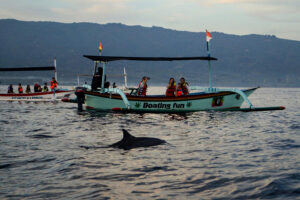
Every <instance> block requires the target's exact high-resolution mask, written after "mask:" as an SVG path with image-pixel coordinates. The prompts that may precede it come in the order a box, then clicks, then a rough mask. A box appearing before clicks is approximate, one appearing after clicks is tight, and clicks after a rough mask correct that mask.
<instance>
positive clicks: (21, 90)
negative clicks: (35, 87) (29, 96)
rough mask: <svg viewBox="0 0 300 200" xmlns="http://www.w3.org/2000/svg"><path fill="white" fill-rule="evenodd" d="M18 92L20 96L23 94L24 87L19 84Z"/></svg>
mask: <svg viewBox="0 0 300 200" xmlns="http://www.w3.org/2000/svg"><path fill="white" fill-rule="evenodd" d="M18 92H19V94H23V87H22V85H21V83H19V86H18Z"/></svg>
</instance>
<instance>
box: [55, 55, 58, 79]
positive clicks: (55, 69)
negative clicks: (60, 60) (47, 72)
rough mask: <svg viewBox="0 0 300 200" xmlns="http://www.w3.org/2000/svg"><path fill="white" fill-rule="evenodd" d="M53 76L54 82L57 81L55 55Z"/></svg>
mask: <svg viewBox="0 0 300 200" xmlns="http://www.w3.org/2000/svg"><path fill="white" fill-rule="evenodd" d="M54 77H55V80H56V82H58V81H57V71H56V57H55V58H54Z"/></svg>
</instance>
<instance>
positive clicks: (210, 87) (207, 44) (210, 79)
mask: <svg viewBox="0 0 300 200" xmlns="http://www.w3.org/2000/svg"><path fill="white" fill-rule="evenodd" d="M206 48H207V56H208V57H209V58H210V52H209V42H208V41H206ZM208 70H209V89H210V91H212V69H211V64H210V60H208Z"/></svg>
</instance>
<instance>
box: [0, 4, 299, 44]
mask: <svg viewBox="0 0 300 200" xmlns="http://www.w3.org/2000/svg"><path fill="white" fill-rule="evenodd" d="M0 18H2V19H3V18H14V19H19V20H27V21H28V20H30V21H57V22H95V23H100V24H104V23H108V22H117V23H118V22H121V23H124V24H127V25H143V26H153V25H154V26H161V27H164V28H171V29H176V30H186V31H194V32H203V31H205V29H208V30H209V31H211V32H213V31H218V32H224V33H230V34H238V35H245V34H252V33H256V34H263V35H264V34H266V35H276V36H277V37H280V38H285V39H292V40H300V0H0Z"/></svg>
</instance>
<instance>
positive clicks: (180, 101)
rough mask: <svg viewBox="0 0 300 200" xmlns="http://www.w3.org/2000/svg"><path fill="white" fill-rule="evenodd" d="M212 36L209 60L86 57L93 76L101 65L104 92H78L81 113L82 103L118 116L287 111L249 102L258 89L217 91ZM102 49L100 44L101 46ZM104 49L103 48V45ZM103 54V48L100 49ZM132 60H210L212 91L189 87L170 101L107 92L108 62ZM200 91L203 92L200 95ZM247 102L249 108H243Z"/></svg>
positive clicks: (113, 90)
mask: <svg viewBox="0 0 300 200" xmlns="http://www.w3.org/2000/svg"><path fill="white" fill-rule="evenodd" d="M211 39H212V36H211V34H210V33H209V32H208V31H207V30H206V47H207V54H208V55H207V56H202V57H199V56H194V57H124V56H102V55H101V51H100V55H99V56H93V55H84V57H86V58H88V59H90V60H92V61H93V62H94V74H95V73H96V69H97V64H98V63H100V64H101V63H102V68H103V73H102V84H101V86H102V88H97V90H91V89H89V88H85V87H83V88H82V87H80V88H78V90H76V92H75V94H76V95H77V99H79V100H77V103H78V110H81V108H82V103H83V102H84V103H85V107H86V108H87V109H95V110H100V111H117V112H137V113H188V112H197V111H207V110H213V111H245V112H249V111H269V110H283V109H285V107H283V106H276V107H255V106H253V104H252V103H251V101H250V100H249V99H248V96H250V95H251V94H252V93H253V92H254V91H255V90H256V89H258V88H259V87H254V88H250V89H245V90H240V89H238V88H214V87H213V86H212V67H211V61H217V58H214V57H211V56H210V51H209V41H210V40H211ZM100 45H101V43H100ZM101 46H102V45H101ZM101 50H102V48H101ZM120 60H130V61H150V62H155V61H187V60H199V61H200V60H207V61H208V67H209V87H207V88H203V87H197V86H194V87H190V90H191V91H197V92H192V93H190V94H188V95H185V96H174V97H169V96H165V95H146V96H138V95H137V88H128V89H130V90H131V91H130V92H129V93H125V91H124V90H121V89H119V88H104V87H103V86H104V80H105V75H106V65H107V64H108V63H109V62H113V61H120ZM199 91H200V92H199ZM244 102H246V104H247V105H248V106H247V107H241V106H242V104H243V103H244Z"/></svg>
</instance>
